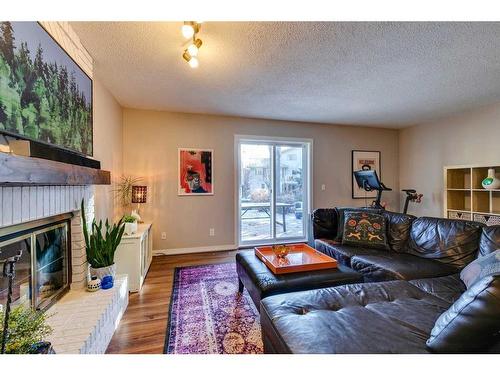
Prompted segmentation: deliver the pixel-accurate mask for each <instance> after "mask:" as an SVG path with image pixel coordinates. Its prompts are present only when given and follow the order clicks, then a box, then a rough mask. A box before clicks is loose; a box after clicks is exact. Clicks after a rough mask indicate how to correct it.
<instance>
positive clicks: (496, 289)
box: [427, 276, 500, 353]
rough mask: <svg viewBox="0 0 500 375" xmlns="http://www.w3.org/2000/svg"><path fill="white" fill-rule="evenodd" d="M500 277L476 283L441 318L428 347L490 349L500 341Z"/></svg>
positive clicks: (435, 349)
mask: <svg viewBox="0 0 500 375" xmlns="http://www.w3.org/2000/svg"><path fill="white" fill-rule="evenodd" d="M499 317H500V277H498V276H486V277H484V278H482V279H481V280H479V281H478V282H476V283H474V285H472V287H471V288H469V289H467V290H466V291H465V292H464V293H463V294H462V296H461V297H460V298H459V299H458V300H457V301H456V302H455V303H454V304H453V305H451V307H450V308H449V309H448V310H447V311H445V312H444V313H443V314H442V315H441V316H440V317H439V319H437V321H436V324H435V325H434V328H433V329H432V331H431V335H430V337H429V339H428V340H427V346H428V348H429V349H430V350H432V351H433V352H438V353H472V352H487V351H489V350H491V348H492V347H495V346H497V345H498V344H499V341H500V319H499Z"/></svg>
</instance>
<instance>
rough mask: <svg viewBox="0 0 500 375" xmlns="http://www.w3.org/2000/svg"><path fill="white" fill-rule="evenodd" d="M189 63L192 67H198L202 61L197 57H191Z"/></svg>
mask: <svg viewBox="0 0 500 375" xmlns="http://www.w3.org/2000/svg"><path fill="white" fill-rule="evenodd" d="M188 64H189V66H190V67H191V68H193V69H194V68H197V67H198V65H200V63H199V62H198V59H197V58H196V57H191V59H190V60H189V61H188Z"/></svg>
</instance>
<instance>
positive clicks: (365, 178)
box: [353, 169, 424, 214]
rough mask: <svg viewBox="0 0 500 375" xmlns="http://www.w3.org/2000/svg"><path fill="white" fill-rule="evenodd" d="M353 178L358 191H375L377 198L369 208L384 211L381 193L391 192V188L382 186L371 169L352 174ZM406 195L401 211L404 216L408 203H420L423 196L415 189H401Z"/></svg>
mask: <svg viewBox="0 0 500 375" xmlns="http://www.w3.org/2000/svg"><path fill="white" fill-rule="evenodd" d="M353 174H354V178H355V179H356V183H357V184H358V186H359V188H360V189H364V190H365V191H376V192H377V197H376V199H375V200H374V201H373V202H372V204H371V207H373V208H379V209H385V207H384V206H383V205H382V204H381V202H380V201H381V198H382V193H383V192H384V191H392V189H391V188H388V187H387V186H385V185H384V183H383V182H382V181H380V179H379V178H378V175H377V172H376V171H374V170H371V169H368V170H367V169H362V170H360V171H355V172H353ZM401 191H404V192H405V193H406V200H405V205H404V209H403V213H404V214H406V213H407V212H408V205H409V203H410V202H415V203H421V202H422V197H423V196H424V195H423V194H418V193H417V191H416V190H415V189H403V190H401Z"/></svg>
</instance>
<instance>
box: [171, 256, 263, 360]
mask: <svg viewBox="0 0 500 375" xmlns="http://www.w3.org/2000/svg"><path fill="white" fill-rule="evenodd" d="M169 315H170V316H169V323H168V326H167V335H166V340H165V349H164V352H165V353H167V354H225V353H228V354H251V353H253V354H257V353H263V345H262V339H261V334H260V321H259V313H258V311H257V309H256V308H255V306H254V304H253V302H252V300H251V298H250V296H249V295H248V292H247V291H246V290H245V292H244V293H243V294H242V295H240V294H239V293H238V276H237V274H236V264H235V263H225V264H213V265H205V266H194V267H182V268H176V269H175V274H174V287H173V291H172V301H171V302H170V314H169Z"/></svg>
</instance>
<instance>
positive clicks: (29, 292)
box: [0, 221, 70, 310]
mask: <svg viewBox="0 0 500 375" xmlns="http://www.w3.org/2000/svg"><path fill="white" fill-rule="evenodd" d="M9 237H10V238H9V239H7V240H4V241H0V261H2V260H4V259H6V258H8V257H11V256H14V255H16V254H17V253H18V251H19V250H22V256H21V259H20V260H19V261H18V262H17V263H16V276H15V279H14V285H13V296H12V300H13V301H14V303H13V304H14V305H15V304H20V303H25V304H27V305H31V306H32V307H33V308H34V309H41V310H44V309H46V308H48V307H49V306H50V305H51V304H52V303H53V302H54V301H55V300H56V299H57V298H58V297H60V296H61V295H62V294H63V293H64V292H66V291H67V290H68V289H69V277H70V274H69V270H70V265H69V259H68V254H69V240H68V222H66V221H65V222H62V223H58V224H54V225H50V226H45V227H41V228H39V229H35V230H33V231H31V232H29V233H25V231H24V232H23V233H21V234H20V235H19V236H15V235H14V236H13V235H9ZM7 286H8V280H7V279H6V278H5V277H3V276H2V277H1V278H0V304H1V305H4V304H5V303H6V301H7Z"/></svg>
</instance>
